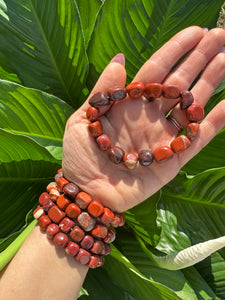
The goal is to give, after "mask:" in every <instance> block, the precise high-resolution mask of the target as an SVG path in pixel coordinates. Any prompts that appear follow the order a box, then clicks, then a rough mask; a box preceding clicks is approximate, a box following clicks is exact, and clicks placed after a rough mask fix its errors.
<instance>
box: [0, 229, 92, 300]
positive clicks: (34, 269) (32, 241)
mask: <svg viewBox="0 0 225 300" xmlns="http://www.w3.org/2000/svg"><path fill="white" fill-rule="evenodd" d="M87 271H88V267H86V266H84V265H82V264H80V263H79V262H77V261H76V260H75V259H74V257H70V256H68V255H66V254H65V250H64V249H60V248H58V247H55V246H54V245H53V243H51V242H50V241H49V240H48V239H47V238H46V234H43V233H41V231H40V229H39V228H38V227H35V228H34V229H33V231H32V232H31V234H30V235H29V236H28V238H27V239H26V241H25V243H24V244H23V246H22V247H21V248H20V250H19V251H18V253H17V254H16V256H15V257H14V258H13V259H12V261H11V262H10V264H9V265H8V267H7V268H6V270H5V272H4V274H3V275H2V278H1V282H0V299H7V300H11V299H17V300H20V299H21V300H26V299H31V298H32V299H33V300H36V299H54V300H57V299H60V300H63V299H66V300H69V299H73V300H74V299H75V296H77V295H78V294H79V291H80V289H81V286H82V283H83V281H84V279H85V276H86V274H87Z"/></svg>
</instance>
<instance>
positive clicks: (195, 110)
mask: <svg viewBox="0 0 225 300" xmlns="http://www.w3.org/2000/svg"><path fill="white" fill-rule="evenodd" d="M186 115H187V119H188V121H190V122H199V121H201V120H202V119H203V118H204V108H203V106H202V105H201V104H199V103H193V104H192V105H191V106H189V107H188V109H187V112H186Z"/></svg>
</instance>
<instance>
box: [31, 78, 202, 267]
mask: <svg viewBox="0 0 225 300" xmlns="http://www.w3.org/2000/svg"><path fill="white" fill-rule="evenodd" d="M127 95H128V96H129V97H130V98H131V99H141V98H142V96H144V97H145V98H147V99H148V101H149V102H152V101H153V100H154V99H156V98H159V97H161V96H163V97H165V98H170V99H178V98H180V99H179V102H180V107H181V109H182V110H185V111H186V116H187V120H188V121H189V124H188V125H187V128H186V135H180V136H178V137H177V138H175V139H174V140H173V141H172V142H171V143H170V145H169V146H168V145H165V146H161V147H158V148H156V149H154V151H153V152H151V151H150V150H141V151H140V152H139V153H138V154H135V153H127V154H125V151H124V150H123V149H122V148H120V147H118V146H112V145H111V141H110V139H109V137H108V136H107V135H106V134H103V128H102V124H101V121H100V120H99V117H100V113H99V109H98V106H107V105H108V106H110V105H111V104H112V103H115V102H117V101H121V100H125V98H127ZM193 102H194V99H193V95H192V93H191V92H190V91H181V89H180V88H179V87H177V86H174V85H162V84H160V83H148V84H146V85H144V84H143V83H141V82H134V83H131V84H129V85H128V86H127V87H126V88H110V89H108V91H107V92H106V93H103V92H99V93H96V94H94V95H93V96H92V97H91V98H90V100H89V104H90V105H91V106H90V107H89V108H88V109H87V112H86V117H87V119H88V120H89V121H90V124H89V125H88V129H89V132H90V134H91V136H93V137H94V138H95V140H96V142H97V144H98V146H99V148H100V149H101V150H102V151H106V152H108V156H109V159H110V160H111V161H112V162H113V163H115V164H120V163H121V162H123V164H124V165H125V166H126V167H127V168H128V169H134V168H135V167H136V166H137V163H138V162H139V164H140V165H141V166H149V165H151V164H152V162H153V160H155V161H156V162H162V161H167V160H168V159H170V158H172V157H173V155H174V153H178V152H180V151H182V150H184V149H187V148H188V147H189V146H190V144H191V142H192V141H194V140H195V138H196V136H197V133H198V130H199V124H198V122H199V121H201V120H202V119H203V117H204V109H203V107H202V105H200V104H198V103H193ZM167 118H168V119H169V120H170V121H171V122H172V124H173V125H174V126H175V127H176V128H177V129H178V131H182V129H183V128H181V126H179V123H178V122H177V121H176V120H175V119H173V118H171V119H170V116H169V117H167ZM39 204H40V205H39V206H38V207H37V208H36V209H35V210H34V212H33V215H34V218H35V219H37V220H38V224H39V226H40V227H41V230H42V231H45V232H46V233H47V237H48V238H49V239H51V240H53V241H54V242H55V244H56V245H58V246H59V247H61V248H65V252H66V253H67V254H68V255H70V256H74V257H75V259H76V260H77V261H78V262H80V263H81V264H84V265H87V266H88V267H90V268H96V267H99V266H102V265H103V263H104V256H105V255H107V254H109V253H110V250H111V249H110V246H109V243H111V242H113V241H114V239H115V229H114V228H115V227H118V226H123V225H124V223H125V218H124V214H123V213H116V212H113V211H112V210H110V209H109V208H107V207H104V206H103V205H102V204H101V203H99V202H98V201H97V200H94V199H92V197H91V195H89V194H87V193H86V192H84V191H82V190H80V188H79V187H78V186H77V185H76V184H74V183H71V182H69V181H68V180H67V179H66V178H65V177H64V176H63V172H62V169H60V170H59V171H58V173H57V174H56V176H55V182H51V183H50V184H49V185H48V186H47V192H44V193H42V194H41V196H40V197H39Z"/></svg>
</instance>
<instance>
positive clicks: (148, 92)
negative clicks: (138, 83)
mask: <svg viewBox="0 0 225 300" xmlns="http://www.w3.org/2000/svg"><path fill="white" fill-rule="evenodd" d="M162 91H163V85H162V84H160V83H147V84H146V85H145V92H144V95H145V96H146V97H147V98H159V97H161V96H162Z"/></svg>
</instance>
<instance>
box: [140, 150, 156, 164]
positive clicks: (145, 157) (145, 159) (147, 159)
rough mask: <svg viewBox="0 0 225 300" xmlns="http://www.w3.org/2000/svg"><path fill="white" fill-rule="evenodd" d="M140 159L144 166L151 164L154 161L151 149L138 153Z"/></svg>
mask: <svg viewBox="0 0 225 300" xmlns="http://www.w3.org/2000/svg"><path fill="white" fill-rule="evenodd" d="M138 161H139V164H140V165H142V166H149V165H151V164H152V163H153V155H152V153H151V151H150V150H142V151H140V152H139V153H138Z"/></svg>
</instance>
